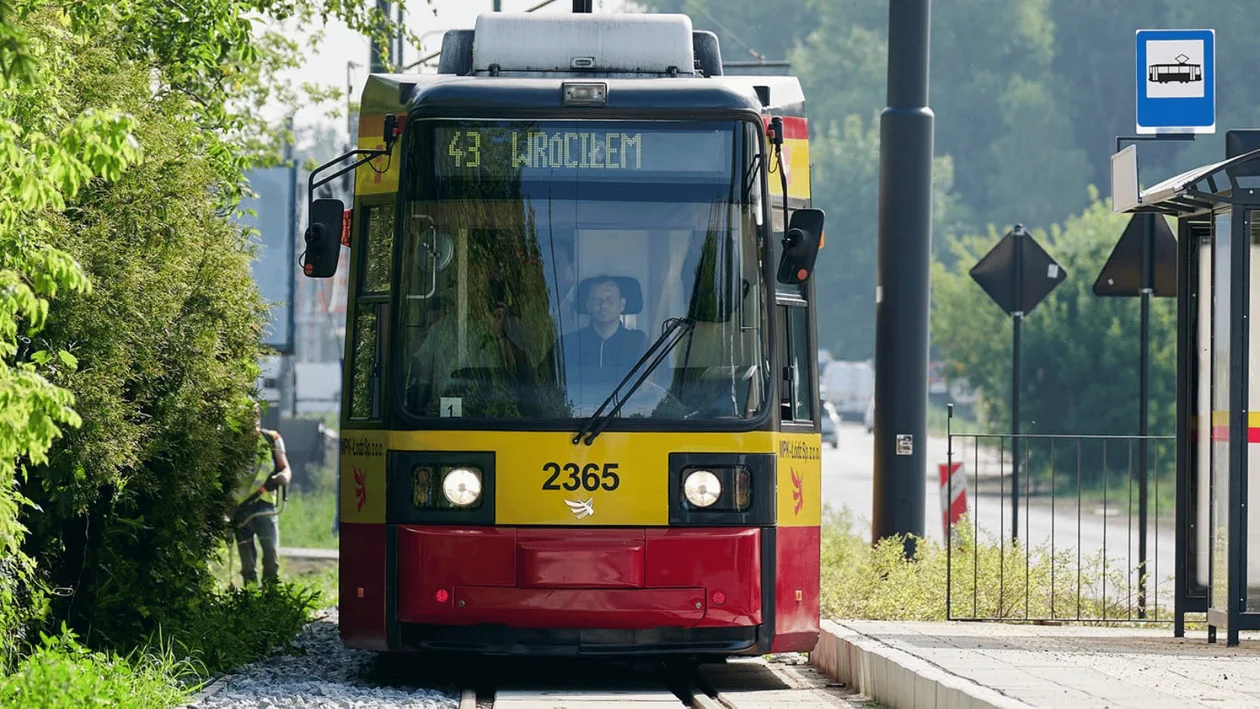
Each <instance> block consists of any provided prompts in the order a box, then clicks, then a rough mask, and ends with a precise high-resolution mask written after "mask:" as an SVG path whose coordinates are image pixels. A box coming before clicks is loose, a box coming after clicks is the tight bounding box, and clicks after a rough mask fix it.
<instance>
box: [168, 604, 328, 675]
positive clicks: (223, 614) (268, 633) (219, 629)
mask: <svg viewBox="0 0 1260 709" xmlns="http://www.w3.org/2000/svg"><path fill="white" fill-rule="evenodd" d="M318 605H320V602H319V593H317V592H316V591H315V590H313V589H311V588H309V587H307V585H305V584H286V583H281V584H277V585H274V586H271V585H264V586H261V587H259V588H249V589H229V590H227V591H225V592H219V593H216V594H214V595H213V596H211V597H210V599H209V600H208V601H207V602H206V603H205V604H204V605H203V606H202V612H201V614H200V615H198V616H196V617H194V618H187V619H183V622H182V624H181V625H180V626H179V628H178V629H177V631H176V632H174V633H173V634H172V638H173V639H174V640H175V641H177V642H178V643H179V644H180V645H181V646H183V647H184V648H186V651H187V652H188V653H189V655H190V656H191V657H194V658H196V659H197V660H198V662H200V663H202V664H203V665H204V666H205V673H207V674H209V675H214V674H218V673H222V672H226V671H228V670H230V669H232V668H233V667H237V666H240V665H242V664H245V663H247V662H252V661H253V660H256V659H258V658H260V657H267V656H268V655H271V654H273V653H276V652H287V651H290V650H292V645H291V643H292V640H293V638H294V637H296V636H297V634H298V631H300V630H301V629H302V626H304V625H306V624H307V623H308V622H310V620H311V618H312V615H313V611H314V610H315V608H316V606H318Z"/></svg>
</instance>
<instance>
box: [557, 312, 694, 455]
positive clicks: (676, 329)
mask: <svg viewBox="0 0 1260 709" xmlns="http://www.w3.org/2000/svg"><path fill="white" fill-rule="evenodd" d="M695 325H696V321H695V320H693V319H692V318H673V319H672V320H669V321H668V322H667V323H666V325H665V329H664V330H663V331H662V332H661V336H660V337H658V338H656V341H655V342H653V343H652V346H651V347H648V348H647V351H646V352H644V353H643V356H641V357H639V360H638V361H637V362H635V363H634V366H632V367H630V371H628V372H626V376H624V377H622V378H621V381H620V382H618V383H617V386H616V387H614V388H613V390H612V393H611V394H609V395H608V398H607V399H604V402H603V403H602V404H600V405H599V408H597V409H595V413H593V414H591V415H590V418H588V419H586V421H585V422H584V423H583V424H582V428H581V429H579V430H578V432H577V435H576V436H574V437H573V445H577V444H578V442H580V441H581V440H582V436H586V445H588V446H589V445H591V444H592V443H593V442H595V437H596V436H598V435H599V434H600V433H602V432H603V430H604V428H605V427H606V426H607V425H608V422H610V421H612V419H613V417H615V416H616V415H617V412H619V411H621V407H622V406H623V405H624V404H625V403H626V401H627V400H628V399H629V398H630V397H631V396H632V395H633V394H634V392H635V391H637V390H638V389H639V386H640V385H642V384H643V382H644V381H646V380H647V378H648V377H649V376H651V374H652V372H654V371H656V368H657V367H658V366H660V364H661V362H664V361H665V358H666V357H668V356H669V353H670V352H672V351H673V349H674V347H675V346H677V345H678V343H679V342H681V341H682V339H683V338H684V337H686V335H687V333H688V332H691V329H692V328H693V327H695ZM653 355H655V359H653V360H652V363H651V364H649V365H648V366H647V367H645V368H644V369H643V372H642V373H641V374H640V375H639V378H638V379H636V380H635V382H634V384H631V385H630V388H629V389H627V390H626V394H625V397H624V398H622V399H620V400H618V399H617V393H618V392H619V391H621V387H623V386H625V385H626V382H628V381H630V377H631V376H632V375H634V372H635V370H636V369H638V368H639V367H642V366H643V363H644V362H646V361H647V360H648V359H649V358H650V357H652V356H653ZM613 401H617V405H616V406H614V407H613V408H612V410H610V411H609V412H608V413H606V414H605V413H603V411H604V408H605V407H607V406H608V405H609V404H611V403H612V402H613ZM601 414H602V416H601Z"/></svg>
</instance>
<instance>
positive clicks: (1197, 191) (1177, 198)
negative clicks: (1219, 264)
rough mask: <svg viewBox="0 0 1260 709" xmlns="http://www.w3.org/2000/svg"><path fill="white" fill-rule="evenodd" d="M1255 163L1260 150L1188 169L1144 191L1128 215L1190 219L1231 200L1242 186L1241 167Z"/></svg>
mask: <svg viewBox="0 0 1260 709" xmlns="http://www.w3.org/2000/svg"><path fill="white" fill-rule="evenodd" d="M1253 162H1257V163H1260V149H1257V150H1252V151H1251V152H1248V153H1243V154H1242V155H1236V156H1234V157H1232V158H1229V159H1227V160H1221V161H1220V162H1215V163H1211V164H1209V165H1202V166H1200V167H1196V168H1194V169H1193V170H1187V171H1185V172H1183V173H1181V174H1180V175H1175V176H1173V177H1170V178H1168V179H1167V180H1164V181H1163V182H1160V183H1159V184H1156V185H1152V186H1151V187H1149V188H1147V189H1145V190H1142V192H1141V194H1140V195H1139V198H1138V203H1137V205H1135V206H1133V207H1131V208H1129V209H1126V210H1125V212H1126V213H1137V212H1161V213H1164V214H1170V215H1173V216H1187V215H1190V214H1195V213H1198V212H1202V211H1205V210H1209V209H1211V208H1212V207H1213V206H1215V205H1217V204H1223V203H1226V202H1228V201H1229V199H1228V198H1229V195H1230V193H1232V192H1233V191H1234V190H1235V189H1238V188H1239V187H1240V185H1239V178H1240V177H1241V175H1238V174H1237V170H1238V168H1239V167H1241V166H1242V165H1244V164H1247V163H1253Z"/></svg>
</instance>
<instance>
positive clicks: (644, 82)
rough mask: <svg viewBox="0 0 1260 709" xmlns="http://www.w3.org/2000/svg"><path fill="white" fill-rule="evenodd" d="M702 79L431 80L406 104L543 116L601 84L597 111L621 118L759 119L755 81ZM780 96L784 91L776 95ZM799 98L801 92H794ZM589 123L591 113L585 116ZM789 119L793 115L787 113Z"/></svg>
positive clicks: (433, 110)
mask: <svg viewBox="0 0 1260 709" xmlns="http://www.w3.org/2000/svg"><path fill="white" fill-rule="evenodd" d="M732 78H735V77H705V78H635V79H624V78H598V77H592V78H581V77H563V78H561V77H555V78H551V77H548V78H518V77H511V78H504V77H462V76H461V77H446V76H439V77H435V78H434V79H433V80H431V81H427V82H422V83H417V84H416V85H415V88H414V90H413V91H412V93H411V95H410V96H409V98H408V100H407V109H408V111H419V112H422V113H428V114H452V113H460V112H468V111H476V112H477V113H485V112H486V109H487V108H490V107H493V108H494V110H495V111H496V112H497V111H504V112H517V111H519V112H527V113H528V112H534V111H537V112H543V111H555V110H557V109H562V108H564V107H563V105H562V103H561V86H562V85H563V84H572V83H603V84H606V85H607V87H608V92H607V103H606V104H605V105H604V106H601V107H599V109H598V110H599V111H601V112H602V111H607V112H608V113H610V114H614V113H625V112H634V113H638V112H650V111H661V112H675V111H679V110H688V111H712V112H720V111H754V112H757V113H761V112H762V110H763V106H762V103H761V101H760V99H759V98H758V96H757V92H756V90H755V89H754V85H755V84H757V83H761V84H765V83H766V81H765V79H766V78H769V77H757V78H759V79H761V81H760V82H756V81H748V80H747V79H750V78H753V77H739V78H740V79H745V80H744V81H731V80H729V79H732ZM780 90H781V91H782V89H780ZM798 94H799V90H798ZM803 99H804V96H803V95H799V96H798V97H797V98H796V100H795V101H791V102H785V103H786V105H782V106H781V107H782V108H784V109H790V108H792V107H793V106H794V107H796V108H797V109H798V111H799V109H801V108H803V106H802V105H801V104H802V103H803ZM584 115H585V116H586V117H589V115H590V114H589V113H586V114H584ZM787 115H793V112H792V111H790V110H789V111H788V112H787Z"/></svg>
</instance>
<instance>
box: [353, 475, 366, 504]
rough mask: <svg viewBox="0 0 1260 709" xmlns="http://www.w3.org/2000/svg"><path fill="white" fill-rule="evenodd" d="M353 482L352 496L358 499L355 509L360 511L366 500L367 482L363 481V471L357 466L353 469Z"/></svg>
mask: <svg viewBox="0 0 1260 709" xmlns="http://www.w3.org/2000/svg"><path fill="white" fill-rule="evenodd" d="M354 483H355V488H354V496H355V497H356V498H358V500H359V503H358V505H356V506H355V509H356V510H360V511H361V510H362V509H363V503H364V502H367V483H365V482H364V481H363V473H362V472H361V471H360V470H359V469H358V468H355V469H354Z"/></svg>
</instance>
